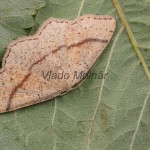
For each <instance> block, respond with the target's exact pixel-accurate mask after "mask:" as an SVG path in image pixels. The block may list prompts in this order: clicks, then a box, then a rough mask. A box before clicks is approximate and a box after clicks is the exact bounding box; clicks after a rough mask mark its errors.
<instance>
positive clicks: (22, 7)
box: [0, 0, 46, 60]
mask: <svg viewBox="0 0 150 150" xmlns="http://www.w3.org/2000/svg"><path fill="white" fill-rule="evenodd" d="M45 4H46V3H45V1H43V0H0V60H1V59H2V56H3V53H4V50H5V48H6V47H7V45H8V43H9V42H10V41H12V40H13V39H16V38H18V37H22V36H24V35H27V32H26V30H25V29H27V28H31V27H33V26H34V24H35V21H34V17H33V16H34V15H36V13H37V10H38V9H40V8H41V7H43V6H45Z"/></svg>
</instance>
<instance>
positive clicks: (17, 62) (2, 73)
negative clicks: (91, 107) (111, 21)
mask: <svg viewBox="0 0 150 150" xmlns="http://www.w3.org/2000/svg"><path fill="white" fill-rule="evenodd" d="M67 24H68V22H67V21H62V20H57V19H56V20H55V19H50V20H48V21H46V23H44V24H43V25H42V27H41V28H40V30H39V31H38V33H37V34H36V35H35V36H32V37H27V38H23V39H19V40H17V41H15V42H13V43H12V44H11V45H10V46H9V47H8V49H7V54H6V55H5V58H4V60H3V68H2V69H1V70H0V112H1V113H2V112H7V111H12V110H16V109H19V108H22V107H25V106H29V105H32V104H35V103H39V102H41V101H45V100H48V99H50V98H53V97H55V96H57V95H59V94H60V93H61V92H63V90H66V88H67V86H68V85H67V84H66V81H65V80H59V79H51V78H49V75H47V76H46V75H45V76H46V77H44V75H43V74H47V73H48V72H49V71H52V72H54V73H59V72H61V71H64V70H65V69H67V65H68V63H67V51H66V47H65V38H64V37H65V33H66V27H67ZM45 25H46V26H45ZM53 34H54V36H53V37H52V35H53ZM62 56H63V57H62ZM43 72H44V73H43Z"/></svg>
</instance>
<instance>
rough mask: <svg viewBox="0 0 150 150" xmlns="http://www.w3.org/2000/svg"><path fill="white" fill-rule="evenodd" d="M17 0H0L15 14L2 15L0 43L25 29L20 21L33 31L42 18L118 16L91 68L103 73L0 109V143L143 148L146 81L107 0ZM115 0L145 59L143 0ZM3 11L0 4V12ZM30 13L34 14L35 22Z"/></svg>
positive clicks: (149, 131) (148, 101) (71, 149)
mask: <svg viewBox="0 0 150 150" xmlns="http://www.w3.org/2000/svg"><path fill="white" fill-rule="evenodd" d="M22 1H23V0H13V1H9V3H8V1H7V3H6V0H5V1H2V0H1V1H0V10H2V8H3V10H5V11H6V10H7V11H8V10H9V11H12V10H13V11H12V12H13V13H10V14H11V16H13V14H19V15H18V17H17V18H15V19H13V18H12V17H10V19H7V21H6V22H5V25H4V27H5V31H4V30H2V29H1V27H0V33H1V36H2V35H3V36H4V35H5V36H4V37H3V38H2V40H0V43H1V45H3V48H5V46H6V43H8V42H9V41H10V40H11V39H12V38H10V37H13V38H17V37H18V36H22V35H24V34H27V32H26V31H25V30H24V28H30V27H32V30H31V33H34V32H35V31H36V29H37V27H38V26H39V25H40V24H41V23H42V22H43V21H44V20H45V19H47V18H49V17H56V18H68V19H73V18H76V17H77V16H79V15H83V14H97V15H112V16H115V17H116V19H117V28H116V31H115V34H114V36H113V38H112V40H111V42H110V43H109V44H108V46H107V48H106V49H105V51H104V52H103V54H102V55H101V56H100V58H99V59H98V61H97V62H96V64H95V65H94V66H93V67H92V69H91V70H92V72H94V73H101V72H102V73H103V74H104V73H108V74H107V76H106V78H105V79H103V80H100V79H87V80H85V81H84V83H82V85H80V86H78V87H77V88H76V89H73V90H72V91H70V92H68V93H67V94H65V95H64V96H60V97H57V98H55V99H53V100H50V101H47V102H44V103H41V104H38V105H34V106H31V107H27V108H24V109H21V110H18V111H14V112H10V113H5V114H1V115H0V150H51V149H52V150H148V149H150V142H149V141H150V96H149V95H150V83H149V80H148V77H147V75H146V73H145V72H144V68H143V66H142V65H141V62H140V60H139V58H138V57H137V53H136V52H135V50H134V46H133V45H132V43H131V41H130V39H129V36H128V32H127V30H126V28H124V26H123V24H122V22H121V20H120V18H119V16H118V12H117V11H116V8H115V6H114V5H113V2H112V1H110V0H82V1H81V0H46V5H45V7H43V8H41V9H39V8H40V7H42V6H43V5H44V4H45V3H44V0H43V1H42V0H40V1H37V0H30V1H28V2H27V1H25V0H24V1H23V2H22ZM3 3H6V4H7V5H6V4H5V5H4V4H3ZM23 3H26V4H24V5H23ZM119 4H120V7H121V8H122V10H123V13H124V14H125V16H126V19H127V22H128V24H129V28H130V29H131V31H132V33H133V36H134V38H135V39H136V42H137V43H138V45H139V48H140V50H141V52H142V54H143V57H144V59H145V62H146V63H147V65H148V64H149V57H148V55H149V53H150V51H149V47H150V43H149V31H150V30H149V29H150V15H149V14H150V3H149V0H132V1H131V0H126V1H124V0H119ZM9 5H10V6H9ZM17 6H19V7H17ZM28 7H29V8H30V9H29V10H28V9H26V8H28ZM37 9H39V10H38V11H37V13H36V11H35V10H37ZM2 13H3V11H0V16H3V14H2ZM10 14H9V15H10ZM21 14H22V15H21ZM25 14H26V15H25ZM31 15H36V17H35V22H36V24H34V19H33V17H31ZM20 16H21V17H20ZM27 16H28V17H27ZM20 18H21V20H20ZM22 20H25V21H24V22H23V21H22ZM18 22H19V23H18ZM1 24H3V23H1ZM1 24H0V25H1ZM10 27H11V29H10ZM13 27H14V28H13ZM12 28H13V30H12ZM3 32H4V33H5V34H3ZM4 39H5V40H4ZM3 48H1V49H2V50H3ZM145 51H146V52H145Z"/></svg>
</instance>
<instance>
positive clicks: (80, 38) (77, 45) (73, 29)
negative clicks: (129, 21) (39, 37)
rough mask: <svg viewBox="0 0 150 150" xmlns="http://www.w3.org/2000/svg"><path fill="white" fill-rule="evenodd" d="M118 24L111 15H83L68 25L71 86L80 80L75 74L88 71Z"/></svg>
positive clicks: (67, 39)
mask: <svg viewBox="0 0 150 150" xmlns="http://www.w3.org/2000/svg"><path fill="white" fill-rule="evenodd" d="M115 26H116V21H115V19H114V18H113V17H110V16H94V15H87V16H82V17H80V18H78V19H76V20H74V21H73V22H71V23H70V24H69V25H68V30H67V34H66V43H67V47H68V49H67V50H68V63H69V72H70V75H71V78H70V80H71V81H70V83H71V86H73V85H74V84H76V83H77V82H79V81H80V79H76V78H75V74H76V75H79V74H80V73H81V72H83V73H87V72H88V70H89V69H90V68H91V66H92V65H93V64H94V63H95V61H96V60H97V58H98V57H99V56H100V54H101V53H102V51H103V50H104V49H105V47H106V45H107V44H108V43H109V41H110V39H111V37H112V35H113V33H114V30H115Z"/></svg>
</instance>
